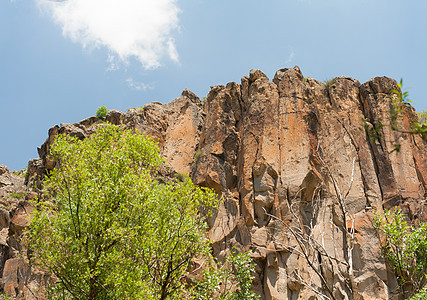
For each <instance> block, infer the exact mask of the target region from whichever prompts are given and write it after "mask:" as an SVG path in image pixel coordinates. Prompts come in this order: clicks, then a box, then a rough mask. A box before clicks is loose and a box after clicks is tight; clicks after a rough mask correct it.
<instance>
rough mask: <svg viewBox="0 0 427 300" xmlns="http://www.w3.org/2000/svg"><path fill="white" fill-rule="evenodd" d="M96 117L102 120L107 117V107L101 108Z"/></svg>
mask: <svg viewBox="0 0 427 300" xmlns="http://www.w3.org/2000/svg"><path fill="white" fill-rule="evenodd" d="M96 116H97V117H98V118H100V119H102V120H104V119H105V117H106V116H107V108H106V107H105V106H100V107H99V108H98V110H97V111H96Z"/></svg>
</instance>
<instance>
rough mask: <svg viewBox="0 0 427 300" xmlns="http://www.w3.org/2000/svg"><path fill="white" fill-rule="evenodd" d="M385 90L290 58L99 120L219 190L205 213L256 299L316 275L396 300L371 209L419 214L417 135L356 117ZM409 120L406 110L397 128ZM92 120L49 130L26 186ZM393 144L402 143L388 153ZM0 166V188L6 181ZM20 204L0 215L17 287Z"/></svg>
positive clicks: (380, 108) (422, 194)
mask: <svg viewBox="0 0 427 300" xmlns="http://www.w3.org/2000/svg"><path fill="white" fill-rule="evenodd" d="M393 89H398V86H397V83H396V82H395V81H394V80H392V79H389V78H386V77H377V78H374V79H371V80H370V81H368V82H366V83H364V84H360V83H359V82H358V81H357V80H355V79H352V78H349V77H343V76H342V77H337V78H335V79H333V80H331V81H330V82H328V83H327V84H326V85H325V84H323V83H321V82H318V81H316V80H315V79H312V78H304V77H303V75H302V73H301V71H300V70H299V68H298V67H294V68H289V69H281V70H279V71H277V73H276V75H275V76H274V78H273V80H272V81H270V80H269V79H268V78H267V76H266V75H265V74H264V73H262V72H261V71H259V70H251V71H250V74H249V76H244V77H243V78H242V80H241V83H240V84H238V83H235V82H232V83H228V84H227V85H226V86H222V85H217V86H214V87H212V88H211V91H210V92H209V95H208V97H207V100H206V102H205V103H201V101H200V100H199V98H197V96H196V95H194V94H193V93H192V92H190V91H189V90H185V91H184V92H183V93H182V95H181V96H180V97H179V98H177V99H175V100H173V101H172V102H171V103H168V104H165V105H162V104H160V103H150V104H147V105H145V106H144V107H142V108H139V109H130V110H128V112H126V113H122V112H119V111H109V112H108V114H107V116H106V120H107V121H109V122H111V123H113V124H124V125H125V126H126V127H127V128H130V129H133V130H135V132H140V133H146V134H148V135H150V136H152V137H153V138H154V139H156V140H157V141H158V142H159V147H160V150H161V153H162V155H163V156H164V157H165V158H166V161H167V162H168V164H169V166H170V167H171V168H172V169H174V170H176V171H177V172H180V173H185V174H189V175H190V176H191V177H192V179H193V181H194V182H195V183H196V184H199V185H202V186H207V187H210V188H213V189H214V190H215V191H216V192H217V193H218V195H222V196H223V199H224V203H223V204H222V205H221V206H220V207H219V209H218V211H217V212H216V213H215V215H214V217H213V218H211V219H210V220H209V222H210V231H209V234H210V238H211V240H212V241H213V242H214V244H213V247H214V252H215V254H216V255H217V256H218V257H219V258H221V257H224V256H225V255H227V254H228V253H229V251H230V249H231V248H232V247H237V248H239V249H241V250H242V251H248V250H250V251H251V253H252V256H253V258H254V260H255V262H256V271H257V272H256V283H255V286H254V288H255V290H256V292H257V293H258V295H259V296H260V297H261V299H316V298H317V296H316V293H315V291H314V290H316V289H319V290H323V291H324V292H325V288H326V287H325V282H326V285H327V286H328V287H329V288H330V290H331V292H332V293H333V294H334V297H335V298H336V299H366V300H368V299H390V298H392V299H394V298H395V299H397V296H396V295H397V283H396V279H395V277H394V276H393V273H392V270H390V269H389V267H388V266H387V265H386V264H385V261H384V259H383V258H382V257H381V253H380V241H379V239H378V236H377V234H376V232H375V230H374V227H373V212H374V211H375V210H378V211H380V212H381V211H382V210H383V209H384V208H387V209H389V208H391V207H394V206H400V207H401V208H402V209H403V210H404V211H405V212H407V213H408V215H409V216H410V217H411V218H412V219H419V220H425V219H427V215H426V214H425V213H424V211H426V210H425V200H426V190H427V144H426V141H425V140H423V139H422V138H421V137H419V136H416V135H409V134H406V133H400V132H396V131H391V130H390V127H389V126H384V127H382V128H380V129H379V133H380V138H379V139H378V140H376V141H375V142H374V141H372V139H370V138H369V137H368V136H367V135H366V132H365V130H364V129H363V124H362V121H361V120H362V118H364V119H365V120H366V121H367V126H374V127H377V128H378V125H379V123H378V122H379V120H380V119H381V120H382V122H383V123H384V124H389V123H390V122H391V120H390V114H389V111H390V109H391V108H392V103H391V101H390V92H391V90H393ZM415 120H416V116H415V115H414V112H413V110H411V108H405V111H404V115H403V117H402V118H401V120H400V121H401V123H402V126H404V127H403V129H404V130H408V129H409V126H410V124H411V123H412V122H414V121H415ZM102 124H103V122H102V120H99V119H98V118H96V117H91V118H88V119H85V120H83V121H81V122H79V123H75V124H61V126H55V127H53V128H51V129H50V130H49V137H48V139H47V140H46V142H45V143H44V144H43V145H42V146H41V147H40V148H39V155H40V158H39V159H36V160H32V161H30V162H29V168H28V171H29V176H28V177H27V180H26V182H27V184H28V185H29V186H35V187H37V186H39V187H40V178H42V177H43V175H44V174H45V173H46V170H50V169H52V168H54V167H55V162H54V161H50V160H49V156H48V153H49V148H50V146H51V144H52V142H53V140H54V138H55V136H56V135H57V134H60V133H66V134H69V135H73V136H76V137H78V138H85V137H87V136H88V135H90V134H91V133H93V132H94V131H95V130H96V128H97V127H98V126H102ZM397 144H399V145H400V151H399V152H396V151H392V150H393V149H394V147H395V145H397ZM1 170H2V169H1V168H0V191H1V189H4V188H5V187H2V184H3V185H4V184H5V183H7V182H8V181H7V180H8V179H7V176H6V177H4V174H1V172H2V171H1ZM6 173H7V172H6ZM3 177H4V178H6V179H2V178H3ZM3 182H4V183H3ZM3 199H4V197H3ZM339 199H342V204H343V206H344V208H345V210H343V209H342V207H341V206H340V201H339ZM25 205H26V204H25V203H23V204H22V205H21V206H22V207H23V208H25V207H26V206H25ZM18 206H19V205H18V204H16V206H15V208H14V209H15V210H14V212H15V213H14V214H13V215H7V213H5V214H4V216H3V215H1V218H0V223H1V224H6V225H4V227H2V228H8V229H7V233H5V234H6V236H3V235H2V236H1V241H0V242H1V247H6V248H8V250H7V251H6V252H4V253H8V254H3V258H2V261H3V262H5V261H6V262H8V263H7V264H3V263H2V266H3V269H4V270H12V271H11V272H9V271H7V274H4V272H5V271H3V286H4V289H10V290H12V289H13V290H15V291H21V290H22V291H23V290H25V288H24V287H23V286H22V285H20V283H19V277H16V276H15V275H14V274H15V273H14V272H15V271H14V270H23V271H22V272H24V273H25V272H27V269H25V268H26V267H25V263H24V262H22V261H21V260H20V258H19V257H18V256H17V255H16V254H13V253H14V252H13V250H10V249H13V247H12V248H11V246H10V244H11V242H10V241H9V242H8V237H9V236H10V232H12V231H14V230H16V231H19V230H22V228H24V227H25V226H26V225H27V223H26V221H25V220H24V219H25V218H24V217H23V211H25V210H23V209H20V208H18ZM5 211H10V210H5ZM12 225H13V226H12ZM292 228H294V229H297V228H300V230H301V232H303V233H304V234H305V235H304V236H305V237H307V238H309V240H310V241H311V243H313V244H316V245H320V246H318V247H313V248H312V249H309V250H308V252H307V253H308V254H309V259H310V261H308V260H307V258H306V257H304V255H303V253H302V252H301V249H299V248H298V247H299V246H298V243H299V242H298V239H296V238H295V236H294V235H293V234H292V231H291V229H292ZM1 232H3V231H1ZM346 232H349V233H351V237H352V241H351V247H350V245H349V242H348V241H349V240H348V234H347V233H346ZM9 239H10V237H9ZM6 248H4V249H6ZM2 249H3V248H2ZM298 249H299V250H298ZM349 249H350V252H348V250H349ZM11 253H12V254H11ZM5 257H6V258H5ZM350 257H351V259H350ZM11 259H13V260H11ZM9 260H10V262H9ZM349 261H351V264H352V266H353V269H354V271H353V272H352V276H348V275H349V273H348V272H349V268H348V264H349V263H348V262H349ZM343 262H344V263H343ZM6 267H7V268H6ZM315 269H317V270H319V272H320V273H321V275H322V276H323V278H324V280H325V282H322V281H321V280H320V277H319V276H318V274H317V273H316V272H315ZM30 282H31V281H30ZM38 282H42V281H40V279H39V281H38ZM39 285H40V284H39ZM308 285H310V286H312V287H313V288H308V287H307V286H308ZM325 293H326V292H325ZM393 297H394V298H393ZM28 299H30V298H28Z"/></svg>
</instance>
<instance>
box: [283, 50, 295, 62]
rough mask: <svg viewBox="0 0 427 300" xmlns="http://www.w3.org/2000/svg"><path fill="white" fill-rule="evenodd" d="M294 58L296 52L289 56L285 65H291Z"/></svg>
mask: <svg viewBox="0 0 427 300" xmlns="http://www.w3.org/2000/svg"><path fill="white" fill-rule="evenodd" d="M294 56H295V52H294V51H291V53H290V54H289V56H288V59H287V60H286V61H285V64H289V63H291V62H292V60H293V59H294Z"/></svg>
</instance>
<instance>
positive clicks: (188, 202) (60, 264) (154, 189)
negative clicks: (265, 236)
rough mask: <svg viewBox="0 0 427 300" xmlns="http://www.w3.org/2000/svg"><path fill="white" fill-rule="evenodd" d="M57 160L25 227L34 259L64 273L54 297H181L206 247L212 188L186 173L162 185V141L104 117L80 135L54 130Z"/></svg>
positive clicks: (55, 157) (51, 269)
mask: <svg viewBox="0 0 427 300" xmlns="http://www.w3.org/2000/svg"><path fill="white" fill-rule="evenodd" d="M51 155H52V158H53V159H55V160H56V161H57V162H58V165H59V167H58V168H57V169H55V170H53V171H52V173H51V174H50V177H49V178H48V179H47V181H46V182H45V192H46V195H47V197H46V199H39V200H38V202H37V203H36V205H37V206H38V210H37V211H36V212H35V214H34V217H33V219H32V222H31V225H30V230H29V232H28V235H29V242H30V245H31V246H32V247H33V249H34V251H35V255H34V257H33V260H34V263H36V264H39V265H42V266H44V267H47V268H48V269H49V270H50V271H51V272H52V273H53V274H55V276H56V277H57V279H58V283H57V285H56V286H55V288H54V289H53V291H52V298H59V299H90V300H94V299H179V298H180V295H181V294H182V292H183V289H184V288H185V281H184V280H183V278H184V276H185V274H186V272H187V271H188V270H189V268H190V267H191V262H192V260H193V258H195V257H196V256H203V255H205V254H206V253H207V252H208V251H209V244H208V241H207V240H206V239H205V238H204V232H205V229H206V222H205V221H204V219H203V218H201V217H200V213H199V209H200V208H204V209H206V210H207V211H209V210H210V209H211V208H212V207H213V206H214V202H216V198H215V195H214V193H213V192H211V191H209V190H207V189H202V188H198V187H195V186H194V185H193V184H192V183H191V181H190V180H189V179H188V178H187V179H186V180H184V181H179V182H177V181H173V180H171V181H170V182H168V183H163V184H160V183H159V182H158V181H157V180H156V178H155V175H156V171H157V169H158V168H159V167H160V166H161V165H162V163H163V160H162V159H161V158H160V156H159V154H158V148H157V146H156V144H155V143H154V142H153V141H152V140H151V139H150V138H148V137H146V136H143V135H135V134H133V133H132V132H130V131H125V130H123V129H120V128H119V127H116V126H111V125H105V126H102V127H100V128H99V129H98V131H97V132H96V133H95V134H94V135H92V136H91V137H89V138H87V139H85V140H83V141H81V140H78V139H76V138H74V137H69V136H62V135H60V136H58V137H57V139H56V141H55V143H54V145H53V147H52V149H51Z"/></svg>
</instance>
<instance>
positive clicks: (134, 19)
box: [37, 0, 180, 69]
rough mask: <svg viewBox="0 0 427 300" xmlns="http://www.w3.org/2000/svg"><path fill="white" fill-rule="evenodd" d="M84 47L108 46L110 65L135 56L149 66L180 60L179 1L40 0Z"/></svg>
mask: <svg viewBox="0 0 427 300" xmlns="http://www.w3.org/2000/svg"><path fill="white" fill-rule="evenodd" d="M37 1H38V3H39V4H40V5H41V7H42V8H43V9H46V10H47V11H48V12H49V13H50V14H51V16H52V18H53V19H54V20H55V22H56V23H58V24H59V25H60V26H61V27H62V33H63V35H64V36H65V37H68V38H70V39H71V40H73V41H74V42H78V43H81V44H82V45H83V47H84V48H98V47H107V48H108V49H109V51H110V54H109V57H108V62H109V63H110V68H112V69H115V68H117V66H118V65H120V63H125V64H127V63H128V62H129V59H130V58H132V57H135V58H136V59H137V60H139V62H140V63H141V64H142V66H143V67H144V68H145V69H154V68H157V67H159V66H160V64H161V61H162V59H164V58H165V57H169V58H170V59H171V60H173V61H175V62H178V60H179V57H178V52H177V50H176V46H175V40H174V38H173V34H174V33H175V32H176V31H177V30H178V29H179V18H178V14H179V12H180V10H179V8H178V6H177V4H176V2H177V0H37Z"/></svg>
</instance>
